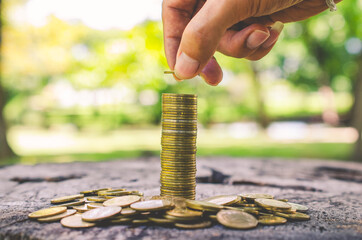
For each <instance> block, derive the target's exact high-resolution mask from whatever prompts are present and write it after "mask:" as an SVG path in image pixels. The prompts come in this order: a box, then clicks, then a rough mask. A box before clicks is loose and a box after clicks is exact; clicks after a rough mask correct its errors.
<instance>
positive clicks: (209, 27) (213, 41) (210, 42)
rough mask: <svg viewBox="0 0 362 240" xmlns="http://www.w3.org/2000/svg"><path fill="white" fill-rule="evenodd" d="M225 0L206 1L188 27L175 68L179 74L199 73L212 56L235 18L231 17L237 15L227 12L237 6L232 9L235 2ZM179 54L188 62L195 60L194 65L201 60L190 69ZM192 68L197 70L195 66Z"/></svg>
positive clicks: (191, 75) (183, 76)
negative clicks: (228, 2) (230, 2)
mask: <svg viewBox="0 0 362 240" xmlns="http://www.w3.org/2000/svg"><path fill="white" fill-rule="evenodd" d="M226 2H227V1H222V2H220V1H218V0H208V1H206V3H205V4H204V5H203V7H202V8H201V9H200V10H199V12H198V13H197V14H196V15H195V16H194V17H193V18H192V20H191V21H190V22H189V24H188V25H187V27H186V28H185V31H184V33H183V35H182V39H181V43H180V48H179V50H178V53H177V60H176V66H175V71H176V73H177V75H178V76H179V77H180V78H183V79H189V78H192V77H194V76H196V75H197V74H199V73H200V72H201V70H202V69H203V68H204V67H205V66H206V64H207V63H208V61H209V59H210V58H211V57H212V56H213V54H214V52H215V51H216V48H217V46H218V45H219V42H220V39H221V37H222V36H223V34H224V33H225V31H226V29H227V27H228V26H229V25H230V23H231V22H233V21H234V19H232V18H233V17H235V16H234V15H233V14H228V13H230V12H231V11H234V10H231V9H232V4H226ZM180 56H182V59H186V60H187V61H188V62H192V61H191V60H195V61H194V62H195V65H196V62H197V63H198V67H197V69H195V71H191V70H190V69H191V68H187V67H186V64H184V63H180V62H184V61H179V59H180ZM179 63H180V64H179ZM192 69H193V70H194V68H192ZM186 70H190V71H186Z"/></svg>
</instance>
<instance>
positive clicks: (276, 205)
mask: <svg viewBox="0 0 362 240" xmlns="http://www.w3.org/2000/svg"><path fill="white" fill-rule="evenodd" d="M254 201H255V203H256V204H258V205H259V206H261V207H263V208H267V209H272V210H280V209H281V210H287V209H291V208H292V206H291V205H289V204H288V203H286V202H281V201H278V200H274V199H267V198H256V199H255V200H254Z"/></svg>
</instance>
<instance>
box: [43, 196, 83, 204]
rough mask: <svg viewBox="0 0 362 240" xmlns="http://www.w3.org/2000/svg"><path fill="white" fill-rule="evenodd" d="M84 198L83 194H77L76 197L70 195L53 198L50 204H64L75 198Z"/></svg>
mask: <svg viewBox="0 0 362 240" xmlns="http://www.w3.org/2000/svg"><path fill="white" fill-rule="evenodd" d="M82 197H84V195H83V194H77V195H71V196H64V197H60V198H54V199H52V200H50V202H51V203H53V204H55V203H65V202H70V201H73V200H75V199H77V198H82Z"/></svg>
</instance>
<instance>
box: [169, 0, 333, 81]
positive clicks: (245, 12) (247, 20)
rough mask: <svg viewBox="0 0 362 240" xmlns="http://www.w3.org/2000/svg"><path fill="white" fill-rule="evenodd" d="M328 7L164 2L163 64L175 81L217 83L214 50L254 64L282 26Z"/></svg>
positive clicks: (272, 0) (269, 1) (226, 0)
mask: <svg viewBox="0 0 362 240" xmlns="http://www.w3.org/2000/svg"><path fill="white" fill-rule="evenodd" d="M327 8H328V7H327V5H326V3H325V0H207V1H206V0H164V1H163V4H162V20H163V27H164V43H165V52H166V58H167V62H168V65H169V66H170V68H171V69H174V70H175V75H176V77H177V78H179V79H189V78H192V77H194V76H196V75H198V74H200V76H202V77H203V78H204V80H205V81H206V82H207V83H208V84H210V85H218V84H219V83H220V82H221V80H222V70H221V68H220V66H219V64H218V63H217V62H216V59H215V58H214V57H213V55H214V53H215V51H219V52H221V53H223V54H225V55H227V56H231V57H236V58H246V59H249V60H258V59H260V58H262V57H264V56H265V55H266V54H268V53H269V51H270V50H271V49H272V48H273V46H274V44H275V42H276V41H277V39H278V37H279V34H280V32H281V31H282V29H283V24H282V22H284V23H286V22H296V21H300V20H304V19H307V18H309V17H311V16H314V15H316V14H318V13H320V12H322V11H324V10H326V9H327Z"/></svg>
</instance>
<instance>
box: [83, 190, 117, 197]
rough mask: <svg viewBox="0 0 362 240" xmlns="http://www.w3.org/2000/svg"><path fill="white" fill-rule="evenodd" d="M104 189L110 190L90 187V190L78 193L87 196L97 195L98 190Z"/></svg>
mask: <svg viewBox="0 0 362 240" xmlns="http://www.w3.org/2000/svg"><path fill="white" fill-rule="evenodd" d="M106 190H111V188H99V189H92V190H86V191H81V192H80V193H81V194H84V195H85V196H89V195H97V193H98V192H100V191H106Z"/></svg>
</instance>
